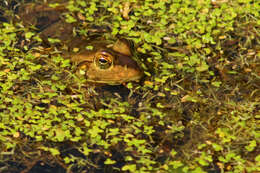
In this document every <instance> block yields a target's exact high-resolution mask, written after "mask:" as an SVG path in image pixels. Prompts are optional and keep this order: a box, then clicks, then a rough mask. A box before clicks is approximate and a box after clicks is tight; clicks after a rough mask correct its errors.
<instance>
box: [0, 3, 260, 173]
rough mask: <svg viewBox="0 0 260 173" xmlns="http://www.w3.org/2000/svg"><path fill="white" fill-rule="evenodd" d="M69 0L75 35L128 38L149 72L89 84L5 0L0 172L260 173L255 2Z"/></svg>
mask: <svg viewBox="0 0 260 173" xmlns="http://www.w3.org/2000/svg"><path fill="white" fill-rule="evenodd" d="M42 2H43V3H44V2H45V3H46V2H47V3H49V6H51V7H53V8H54V7H57V6H59V4H58V3H56V2H59V1H53V0H43V1H42ZM65 2H66V3H67V4H66V5H65V7H66V8H67V9H68V11H67V12H64V15H63V17H64V18H65V20H66V22H68V23H72V24H73V25H74V24H75V26H74V27H75V30H74V34H77V35H81V36H82V37H93V36H94V35H100V34H101V33H102V36H103V37H105V38H106V39H107V40H116V38H118V37H122V38H126V39H128V40H132V41H133V42H134V43H135V49H136V52H135V55H136V60H137V61H138V63H139V64H140V66H141V67H142V69H143V70H144V71H145V72H144V73H145V76H144V78H143V79H142V81H140V82H139V83H134V82H133V83H128V84H127V85H125V86H111V87H108V86H103V87H100V86H97V87H95V88H93V86H89V85H88V84H87V83H86V80H85V79H84V78H79V77H78V76H76V75H75V73H74V72H75V67H74V66H73V65H71V62H70V60H68V59H64V57H62V56H61V53H60V51H59V47H56V48H54V47H55V46H56V43H58V42H59V40H57V39H55V38H49V42H50V43H51V45H50V46H51V47H52V49H48V48H43V47H42V46H41V42H42V39H41V38H40V37H39V33H38V31H37V29H36V28H35V27H33V26H31V27H28V26H25V25H24V24H23V23H22V22H20V21H19V20H14V18H17V16H16V17H14V11H15V10H13V9H12V7H13V8H19V5H21V4H20V2H18V1H17V2H16V1H14V0H12V1H11V0H4V2H3V3H1V4H0V5H1V8H0V11H1V13H0V14H2V15H5V18H6V19H8V20H4V18H2V17H1V19H3V21H4V22H1V24H0V33H1V34H0V69H1V70H0V149H1V153H0V158H1V159H0V172H9V171H11V172H20V171H24V172H30V170H31V171H32V170H35V169H37V168H39V167H41V165H43V163H45V164H47V165H49V166H50V167H55V168H56V169H61V170H60V171H63V172H66V171H67V172H133V173H134V172H140V173H144V172H183V173H185V172H192V173H201V172H237V173H241V172H259V171H260V155H259V151H260V148H259V139H260V136H259V118H260V112H259V110H260V58H259V56H260V37H259V36H260V17H259V12H260V5H259V2H257V0H236V1H229V0H222V1H218V0H215V1H213V0H192V1H182V0H168V1H166V0H146V1H139V0H129V1H124V0H117V1H106V0H88V1H86V0H77V1H76V0H75V1H74V0H68V1H65ZM37 3H39V1H37ZM100 28H101V29H102V32H94V31H95V30H99V29H100ZM257 130H258V131H257ZM42 169H47V168H46V167H45V168H42ZM48 169H49V168H48ZM53 169H54V168H53ZM65 170H66V171H65ZM32 172H33V171H32Z"/></svg>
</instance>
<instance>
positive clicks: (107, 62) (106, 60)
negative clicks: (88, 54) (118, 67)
mask: <svg viewBox="0 0 260 173" xmlns="http://www.w3.org/2000/svg"><path fill="white" fill-rule="evenodd" d="M112 58H113V57H112V55H111V54H109V53H107V52H100V53H97V54H96V56H95V64H96V65H97V66H98V67H99V68H100V69H108V68H109V67H111V65H112Z"/></svg>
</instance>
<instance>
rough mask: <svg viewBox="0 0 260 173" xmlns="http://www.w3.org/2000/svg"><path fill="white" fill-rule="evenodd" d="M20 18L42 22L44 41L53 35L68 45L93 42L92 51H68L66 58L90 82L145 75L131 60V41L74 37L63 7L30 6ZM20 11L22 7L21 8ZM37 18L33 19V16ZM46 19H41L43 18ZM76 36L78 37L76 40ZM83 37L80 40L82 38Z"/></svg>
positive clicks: (113, 83) (126, 79)
mask: <svg viewBox="0 0 260 173" xmlns="http://www.w3.org/2000/svg"><path fill="white" fill-rule="evenodd" d="M22 8H24V10H23V9H22V10H21V12H20V15H19V16H20V18H21V20H22V21H23V23H24V24H25V25H28V24H31V25H36V26H37V25H43V27H42V28H43V29H41V33H40V36H41V37H42V39H43V40H48V38H50V37H56V38H59V39H60V40H61V41H62V42H63V43H65V44H67V46H68V47H70V46H71V47H81V48H82V47H85V46H84V45H91V46H92V47H93V49H92V50H87V49H85V48H84V49H83V50H81V51H79V52H78V53H71V52H72V51H70V52H66V53H64V56H65V57H69V58H71V61H72V62H74V63H75V64H76V65H77V66H78V73H79V74H80V75H85V77H86V79H87V81H89V82H93V83H103V84H110V85H118V84H122V83H124V82H129V81H136V80H139V79H140V78H141V77H142V74H143V73H142V71H141V69H140V68H139V66H138V64H137V63H136V62H135V61H134V60H133V59H132V53H131V48H130V46H129V42H128V41H127V40H125V39H118V40H117V41H116V42H115V43H114V44H108V43H107V41H104V40H99V41H87V40H86V39H84V38H80V37H79V36H77V37H73V34H72V31H73V26H72V25H71V24H68V23H66V22H65V21H64V19H62V17H59V16H61V12H64V8H58V7H56V8H53V10H51V7H49V6H48V5H38V6H37V5H35V4H34V5H31V4H29V5H27V6H24V7H22ZM19 11H20V10H19ZM31 17H33V18H35V19H33V18H31ZM43 19H44V20H45V21H41V20H43ZM74 38H75V39H74ZM79 40H80V41H79Z"/></svg>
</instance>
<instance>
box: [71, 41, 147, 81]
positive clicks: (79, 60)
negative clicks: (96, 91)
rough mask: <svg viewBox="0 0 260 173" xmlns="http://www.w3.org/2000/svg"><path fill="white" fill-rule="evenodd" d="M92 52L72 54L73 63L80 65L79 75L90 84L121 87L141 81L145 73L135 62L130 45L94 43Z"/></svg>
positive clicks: (123, 42)
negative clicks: (130, 82)
mask: <svg viewBox="0 0 260 173" xmlns="http://www.w3.org/2000/svg"><path fill="white" fill-rule="evenodd" d="M91 45H92V46H93V49H92V50H84V51H81V52H79V53H76V54H72V55H70V56H71V61H72V62H74V63H75V64H77V65H78V73H79V74H83V75H85V76H86V79H87V81H88V82H94V83H102V84H109V85H119V84H122V83H125V82H129V81H137V80H139V79H140V78H141V77H142V75H143V72H142V71H141V70H140V68H139V66H138V64H137V63H136V61H134V60H133V59H132V58H131V57H132V53H131V49H130V46H129V43H128V42H127V41H126V40H125V39H119V40H117V41H116V42H115V43H114V44H113V45H111V44H108V43H107V44H106V43H105V42H104V41H103V42H101V43H100V42H93V43H91Z"/></svg>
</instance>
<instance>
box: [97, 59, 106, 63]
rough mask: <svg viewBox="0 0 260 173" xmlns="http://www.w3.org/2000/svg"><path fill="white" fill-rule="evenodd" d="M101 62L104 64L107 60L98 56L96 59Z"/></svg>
mask: <svg viewBox="0 0 260 173" xmlns="http://www.w3.org/2000/svg"><path fill="white" fill-rule="evenodd" d="M98 61H99V62H100V63H101V64H106V63H107V62H108V61H107V60H106V59H105V58H99V60H98Z"/></svg>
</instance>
